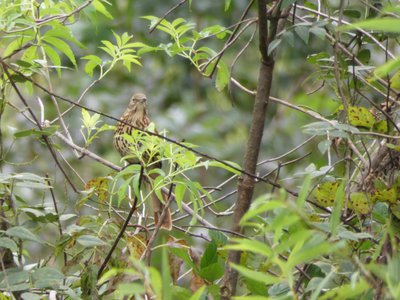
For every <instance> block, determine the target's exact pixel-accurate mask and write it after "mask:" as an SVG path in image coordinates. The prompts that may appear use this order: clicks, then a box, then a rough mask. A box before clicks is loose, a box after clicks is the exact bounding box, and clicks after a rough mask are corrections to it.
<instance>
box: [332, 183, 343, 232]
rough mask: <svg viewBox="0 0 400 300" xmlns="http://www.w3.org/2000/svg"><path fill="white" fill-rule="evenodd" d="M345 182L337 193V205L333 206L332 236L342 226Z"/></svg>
mask: <svg viewBox="0 0 400 300" xmlns="http://www.w3.org/2000/svg"><path fill="white" fill-rule="evenodd" d="M344 187H345V181H344V180H343V181H342V183H341V184H340V186H339V187H338V188H337V190H336V193H335V203H334V205H333V209H332V214H331V218H330V225H331V232H332V235H334V236H335V235H336V233H337V230H338V226H339V224H340V217H341V215H342V208H343V203H344V199H345V193H344Z"/></svg>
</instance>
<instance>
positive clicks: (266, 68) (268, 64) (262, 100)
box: [221, 0, 281, 300]
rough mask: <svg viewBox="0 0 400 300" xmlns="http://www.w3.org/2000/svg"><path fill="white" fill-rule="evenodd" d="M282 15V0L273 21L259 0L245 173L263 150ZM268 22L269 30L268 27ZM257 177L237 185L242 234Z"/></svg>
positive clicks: (226, 294) (227, 295) (227, 291)
mask: <svg viewBox="0 0 400 300" xmlns="http://www.w3.org/2000/svg"><path fill="white" fill-rule="evenodd" d="M280 15H281V9H280V3H279V2H278V3H277V4H276V6H275V8H274V9H273V10H272V17H271V20H270V23H268V20H267V1H266V0H259V1H258V25H259V26H258V28H259V49H260V54H261V66H260V70H259V76H258V85H257V94H256V97H255V102H254V107H253V118H252V123H251V127H250V132H249V138H248V141H247V146H246V151H245V155H244V163H243V169H244V170H245V172H246V173H251V174H253V173H255V172H256V168H257V160H258V156H259V153H260V146H261V140H262V137H263V132H264V125H265V116H266V112H267V107H268V102H269V96H270V91H271V85H272V76H273V70H274V58H273V56H272V54H268V45H269V43H270V42H271V41H272V40H273V39H274V38H275V35H276V33H277V31H278V22H279V18H280ZM268 25H270V29H269V30H268ZM254 185H255V180H254V178H252V177H250V176H248V175H247V174H242V176H241V178H240V179H239V184H238V198H237V200H236V207H235V211H234V214H233V227H232V231H233V232H237V233H242V228H241V226H240V225H239V223H240V220H241V218H242V216H243V215H244V214H245V213H246V212H247V211H248V209H249V207H250V204H251V200H252V197H253V191H254ZM240 255H241V252H240V251H230V253H229V256H228V261H227V266H226V272H225V275H224V278H223V283H222V286H221V299H224V300H227V299H231V298H232V296H233V295H234V294H235V292H236V285H237V280H238V273H237V271H235V270H233V269H232V268H231V264H232V263H233V264H238V263H239V261H240Z"/></svg>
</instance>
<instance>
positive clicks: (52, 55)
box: [43, 44, 61, 76]
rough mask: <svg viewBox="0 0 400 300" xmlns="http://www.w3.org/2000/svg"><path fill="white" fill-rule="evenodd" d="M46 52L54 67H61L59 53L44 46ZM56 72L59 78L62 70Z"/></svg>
mask: <svg viewBox="0 0 400 300" xmlns="http://www.w3.org/2000/svg"><path fill="white" fill-rule="evenodd" d="M43 49H44V52H45V53H46V55H47V56H48V57H49V58H50V60H51V62H52V63H53V65H54V66H56V67H57V66H61V58H60V56H59V55H58V53H57V51H55V50H54V49H53V48H52V47H50V46H49V45H46V44H44V45H43ZM56 71H57V73H58V76H61V69H60V68H56Z"/></svg>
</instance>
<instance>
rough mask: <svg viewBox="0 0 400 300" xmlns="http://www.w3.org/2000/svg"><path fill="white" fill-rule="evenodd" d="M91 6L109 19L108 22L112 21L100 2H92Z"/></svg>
mask: <svg viewBox="0 0 400 300" xmlns="http://www.w3.org/2000/svg"><path fill="white" fill-rule="evenodd" d="M92 4H93V6H94V8H95V9H96V11H98V12H99V13H101V14H103V15H104V16H105V17H107V18H109V19H110V20H112V19H113V16H112V15H111V14H110V13H109V12H108V10H107V9H106V7H105V6H104V5H103V3H101V1H100V0H94V1H93V2H92Z"/></svg>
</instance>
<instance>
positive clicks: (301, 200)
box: [296, 175, 311, 209]
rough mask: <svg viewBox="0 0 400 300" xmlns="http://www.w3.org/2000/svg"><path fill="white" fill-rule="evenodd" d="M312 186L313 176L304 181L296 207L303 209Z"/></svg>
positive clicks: (308, 176)
mask: <svg viewBox="0 0 400 300" xmlns="http://www.w3.org/2000/svg"><path fill="white" fill-rule="evenodd" d="M310 186H311V176H310V175H307V176H306V178H305V179H304V182H303V185H302V186H301V190H300V193H299V195H298V196H297V199H296V205H297V207H298V208H299V209H302V208H303V206H304V203H305V201H306V200H307V196H308V191H309V189H310Z"/></svg>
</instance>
